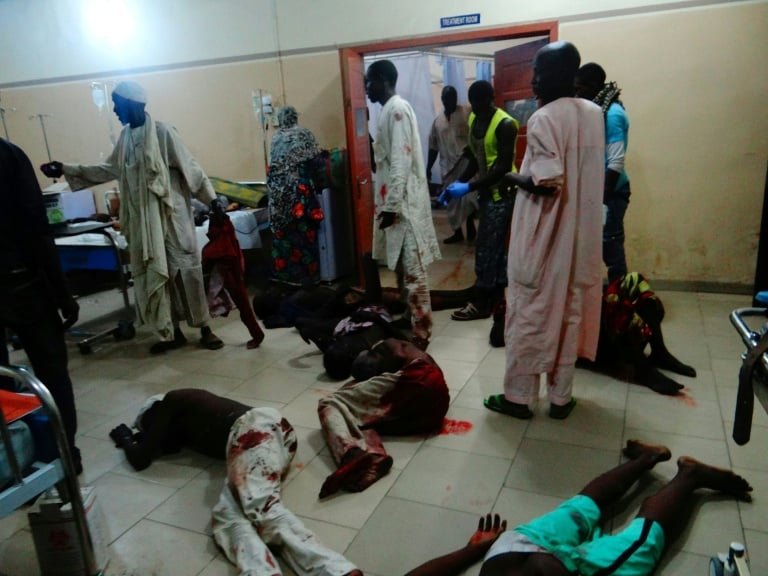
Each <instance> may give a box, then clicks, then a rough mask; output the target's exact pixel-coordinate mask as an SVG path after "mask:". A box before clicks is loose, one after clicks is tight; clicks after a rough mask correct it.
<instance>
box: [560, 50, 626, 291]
mask: <svg viewBox="0 0 768 576" xmlns="http://www.w3.org/2000/svg"><path fill="white" fill-rule="evenodd" d="M605 78H606V76H605V70H603V68H602V67H601V66H600V65H599V64H595V63H594V62H590V63H589V64H584V66H582V67H581V68H579V71H578V73H577V74H576V80H575V82H574V87H575V89H576V95H577V96H579V97H580V98H585V99H587V100H591V101H592V102H594V103H595V104H597V105H598V106H600V107H601V108H602V110H603V114H604V115H605V143H606V146H605V188H604V193H603V204H605V206H606V208H607V216H606V220H605V226H604V227H603V262H605V265H606V266H607V267H608V282H613V281H614V280H616V279H617V278H620V277H622V276H624V275H625V274H626V273H627V258H626V255H625V254H624V214H625V213H626V211H627V207H628V206H629V194H630V190H629V178H628V177H627V173H626V171H625V170H624V157H625V155H626V152H627V144H628V140H629V118H628V117H627V113H626V111H625V110H624V104H622V102H621V100H619V95H620V94H621V89H619V87H618V86H617V85H616V83H615V82H607V83H606V81H605Z"/></svg>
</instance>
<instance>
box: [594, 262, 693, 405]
mask: <svg viewBox="0 0 768 576" xmlns="http://www.w3.org/2000/svg"><path fill="white" fill-rule="evenodd" d="M663 319H664V305H663V304H662V302H661V300H660V299H659V297H658V296H657V295H656V294H655V293H654V292H653V290H651V285H650V284H649V283H648V281H647V280H646V279H645V278H644V277H643V275H642V274H639V273H638V272H630V273H628V274H626V275H624V276H621V277H620V278H617V279H616V280H614V281H613V282H611V283H610V284H609V285H608V286H607V287H606V289H605V291H604V294H603V307H602V318H601V326H600V340H599V343H598V347H597V357H596V359H595V362H594V363H589V362H585V361H580V362H579V366H583V367H587V368H591V369H596V370H603V371H606V372H609V373H614V374H616V373H619V374H622V375H623V376H624V377H625V378H626V379H627V380H629V381H630V382H633V383H634V384H640V385H641V386H647V387H648V388H650V389H651V390H653V391H655V392H658V393H659V394H667V395H675V394H678V393H679V392H680V390H682V389H683V385H682V384H679V383H677V382H676V381H675V380H673V379H672V378H669V377H668V376H666V375H665V374H663V373H662V372H660V371H659V369H663V370H669V371H670V372H674V373H675V374H680V375H682V376H688V377H691V378H693V377H695V376H696V370H695V369H694V368H693V367H692V366H688V365H687V364H683V363H682V362H680V360H678V359H677V358H675V357H674V356H673V355H672V353H671V352H670V351H669V350H668V349H667V346H666V344H665V343H664V335H663V333H662V329H661V322H662V320H663ZM647 347H650V353H649V354H648V355H646V353H645V350H646V348H647Z"/></svg>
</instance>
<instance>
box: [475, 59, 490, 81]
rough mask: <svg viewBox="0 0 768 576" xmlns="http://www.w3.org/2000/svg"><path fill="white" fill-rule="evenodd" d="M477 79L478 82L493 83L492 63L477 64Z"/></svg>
mask: <svg viewBox="0 0 768 576" xmlns="http://www.w3.org/2000/svg"><path fill="white" fill-rule="evenodd" d="M475 77H476V78H477V79H478V80H487V81H488V82H491V81H492V79H491V63H490V62H475Z"/></svg>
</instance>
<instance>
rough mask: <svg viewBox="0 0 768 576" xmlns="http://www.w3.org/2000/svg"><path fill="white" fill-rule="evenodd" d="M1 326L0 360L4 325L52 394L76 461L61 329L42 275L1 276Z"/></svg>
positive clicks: (71, 396)
mask: <svg viewBox="0 0 768 576" xmlns="http://www.w3.org/2000/svg"><path fill="white" fill-rule="evenodd" d="M0 326H2V327H3V331H2V332H3V334H2V340H3V342H2V343H3V352H2V355H0V361H1V362H4V363H6V364H7V362H8V350H7V347H5V331H4V328H10V329H11V330H13V331H14V332H15V333H16V335H17V336H18V337H19V341H20V342H21V345H22V347H23V348H24V351H25V352H26V354H27V358H29V362H30V364H31V365H32V369H33V370H34V373H35V376H37V378H38V379H39V380H40V381H41V382H42V383H43V384H44V385H45V387H46V388H48V390H49V392H50V393H51V395H52V396H53V399H54V401H55V402H56V406H57V407H58V409H59V413H60V414H61V418H62V421H63V423H64V430H65V432H66V435H67V440H68V441H69V448H70V450H71V451H72V457H73V459H74V461H75V462H79V461H80V451H79V450H78V449H77V448H76V447H75V433H76V432H77V413H76V411H75V395H74V392H73V391H72V381H71V380H70V379H69V370H68V368H67V345H66V342H65V341H64V329H63V328H62V321H61V317H60V316H59V311H58V308H57V307H56V300H55V296H54V294H53V292H52V291H51V289H50V288H49V286H48V284H47V282H46V281H45V279H44V278H43V277H42V276H36V275H29V276H27V277H24V278H14V279H12V280H9V279H8V278H0ZM3 356H4V358H3Z"/></svg>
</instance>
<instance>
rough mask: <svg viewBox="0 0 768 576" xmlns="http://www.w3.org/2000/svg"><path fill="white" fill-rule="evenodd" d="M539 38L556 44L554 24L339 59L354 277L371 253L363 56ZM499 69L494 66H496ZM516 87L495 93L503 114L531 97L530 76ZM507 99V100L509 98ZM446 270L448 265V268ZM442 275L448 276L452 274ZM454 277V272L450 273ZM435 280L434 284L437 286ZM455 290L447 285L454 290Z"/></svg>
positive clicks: (378, 46) (396, 45) (406, 43)
mask: <svg viewBox="0 0 768 576" xmlns="http://www.w3.org/2000/svg"><path fill="white" fill-rule="evenodd" d="M539 39H541V40H542V41H543V42H544V43H546V42H552V41H555V40H557V22H541V23H537V24H530V25H525V26H511V27H504V28H495V29H489V30H474V31H469V32H459V33H452V34H439V35H432V36H424V37H421V38H411V39H408V40H397V41H390V42H379V43H374V44H365V45H359V46H352V47H348V48H342V49H340V50H339V57H340V61H341V62H340V63H341V71H342V85H343V86H342V89H343V96H344V116H345V121H346V134H347V150H348V151H349V164H350V177H351V178H350V184H351V186H350V188H351V192H352V210H353V215H354V237H355V253H356V260H357V262H358V267H357V269H358V276H360V271H361V270H362V266H361V265H360V263H361V262H362V255H363V254H364V253H365V252H370V250H371V247H372V241H373V212H374V201H373V176H372V172H371V155H370V137H369V127H368V108H367V99H366V95H365V88H364V83H363V77H364V75H365V64H364V60H363V59H364V57H365V56H366V55H374V54H381V53H387V54H389V53H396V52H403V51H419V50H423V51H435V50H442V49H446V50H447V49H451V48H454V49H456V48H457V47H463V46H466V45H473V46H474V45H481V44H488V45H489V46H490V45H491V44H490V43H494V49H493V50H492V51H491V53H495V52H501V51H502V50H501V49H498V50H496V49H495V47H496V46H499V43H501V45H503V44H504V43H505V42H506V43H507V46H511V45H512V44H521V43H528V42H529V41H532V40H539ZM531 59H532V55H531V56H530V58H529V60H528V61H527V62H525V61H518V62H517V63H516V64H517V65H518V67H520V65H522V66H525V67H526V69H527V70H528V71H530V60H531ZM496 65H497V66H498V64H496ZM514 81H515V82H521V86H520V88H521V90H518V91H512V92H510V91H506V92H505V93H502V92H500V93H498V94H497V102H496V104H497V106H499V107H502V108H505V109H507V110H508V111H510V110H509V108H510V107H511V106H514V105H515V104H516V103H517V105H518V106H519V105H521V103H523V102H524V101H525V100H526V99H527V98H529V97H530V96H532V93H531V94H529V95H526V93H525V89H528V90H530V76H527V79H522V80H521V78H520V77H519V75H518V76H516V77H515V80H514ZM510 96H511V97H510ZM518 157H519V158H518V162H519V160H520V159H522V150H521V149H518ZM448 268H450V266H449V267H448ZM446 273H448V274H451V273H452V272H451V271H450V270H447V271H446ZM454 275H455V273H454ZM440 280H441V279H439V278H433V277H432V272H431V271H430V283H431V285H433V286H437V285H439V284H440ZM436 281H437V282H436ZM453 287H454V286H451V288H453Z"/></svg>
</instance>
